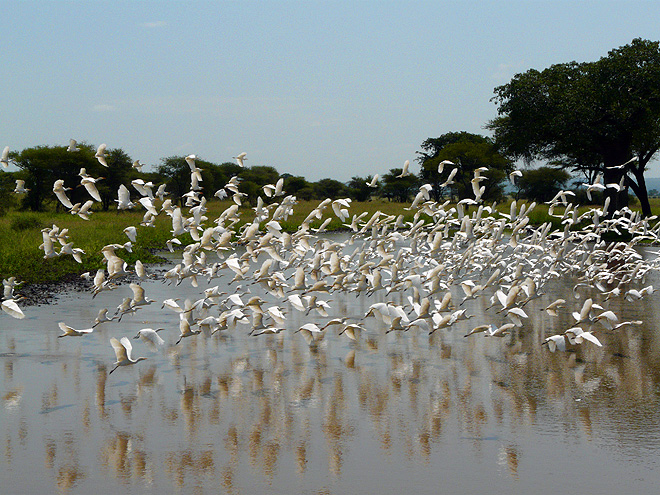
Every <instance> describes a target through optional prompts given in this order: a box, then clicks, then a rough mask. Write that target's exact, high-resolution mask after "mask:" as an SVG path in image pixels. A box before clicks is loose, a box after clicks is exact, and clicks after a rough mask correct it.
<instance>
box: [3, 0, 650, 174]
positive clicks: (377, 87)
mask: <svg viewBox="0 0 660 495" xmlns="http://www.w3.org/2000/svg"><path fill="white" fill-rule="evenodd" d="M0 18H2V19H3V29H2V37H1V38H0V54H1V55H0V60H1V61H2V76H1V77H0V148H2V147H4V146H6V145H9V146H10V148H11V149H12V150H21V149H23V148H26V147H29V146H35V145H39V144H49V145H55V144H60V145H65V144H67V143H68V140H69V138H75V139H77V140H79V141H86V142H88V143H91V144H94V145H98V144H100V143H102V142H105V143H107V145H108V147H109V148H114V147H120V148H123V149H124V150H125V151H126V152H127V153H128V154H129V155H130V156H131V157H132V158H133V159H140V161H142V162H143V163H146V164H147V165H151V166H154V165H158V164H159V163H160V159H161V158H163V157H167V156H171V155H187V154H190V153H194V154H196V155H198V156H199V157H201V158H203V159H205V160H209V161H212V162H216V163H222V162H224V161H230V160H231V158H232V156H234V155H236V154H238V153H240V152H242V151H245V152H247V156H248V161H247V162H246V164H247V165H271V166H274V167H275V168H277V170H278V171H279V172H280V173H285V172H288V173H291V174H294V175H303V176H305V177H306V178H307V179H308V180H314V181H316V180H319V179H322V178H325V177H331V178H336V179H339V180H342V181H346V180H349V179H350V178H351V177H352V176H355V175H359V176H366V175H369V174H375V173H380V174H383V173H386V172H387V171H388V170H389V169H391V168H394V167H401V166H402V164H403V162H404V161H405V160H410V161H411V163H412V164H413V165H412V166H411V169H412V170H413V171H414V172H417V171H418V170H419V166H418V165H417V164H416V163H415V162H414V160H415V158H416V157H417V155H416V153H415V152H416V151H418V150H420V145H421V143H422V142H423V141H424V140H425V139H426V138H428V137H437V136H439V135H441V134H443V133H445V132H450V131H461V130H465V131H469V132H474V133H481V134H486V133H487V132H486V131H485V130H484V129H483V126H484V125H485V124H486V122H488V120H490V119H492V118H493V117H495V116H496V106H495V104H494V103H493V102H491V101H490V99H491V98H492V96H493V89H494V88H495V87H496V86H498V85H501V84H505V83H506V82H508V81H509V80H510V79H511V77H512V76H513V75H514V74H516V73H519V72H524V71H526V70H528V69H530V68H535V69H544V68H546V67H548V66H549V65H551V64H554V63H563V62H569V61H571V60H576V61H593V60H597V59H599V58H600V57H602V56H605V55H606V54H607V52H608V51H609V50H611V49H612V48H616V47H619V46H621V45H625V44H627V43H630V41H631V40H632V39H633V38H636V37H641V38H646V39H651V40H657V39H658V38H659V36H660V35H659V34H658V33H659V30H658V22H657V20H658V18H660V3H658V2H656V1H645V2H641V1H594V2H589V1H584V2H583V1H572V2H563V1H549V2H545V1H532V0H527V1H522V0H520V1H506V0H502V1H497V2H494V1H492V2H491V1H481V2H469V1H468V2H445V1H433V2H421V1H380V2H375V1H279V0H261V1H254V2H252V1H231V2H230V1H218V2H169V1H159V2H155V1H154V2H141V1H131V2H121V1H114V2H102V1H87V2H65V1H25V2H16V1H11V2H9V1H2V0H0ZM648 176H649V177H655V176H660V166H659V165H658V164H657V163H654V164H653V166H652V168H651V170H650V172H649V173H648Z"/></svg>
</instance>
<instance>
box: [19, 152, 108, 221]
mask: <svg viewBox="0 0 660 495" xmlns="http://www.w3.org/2000/svg"><path fill="white" fill-rule="evenodd" d="M79 148H80V151H78V152H77V153H71V152H69V151H67V150H66V146H35V147H32V148H25V149H24V150H22V151H21V152H20V153H17V154H15V155H14V161H15V162H16V166H17V167H18V168H20V169H21V171H22V173H23V177H24V179H25V187H26V188H28V189H29V191H28V193H27V195H26V196H25V198H24V200H23V206H24V207H26V208H29V209H30V210H33V211H40V210H43V208H44V203H45V202H47V201H49V200H51V201H53V202H54V204H55V205H56V208H58V209H59V208H60V207H61V205H60V204H59V202H58V201H56V200H55V196H54V195H53V192H52V191H53V184H54V182H55V181H56V180H58V179H62V180H64V185H65V187H68V188H71V189H70V190H69V191H67V194H68V196H69V198H70V199H71V201H72V202H73V203H74V204H75V203H78V202H81V201H83V200H86V199H89V196H88V195H87V193H86V191H85V190H84V189H83V188H80V187H77V186H79V185H80V176H79V175H78V173H79V172H80V169H81V168H85V169H86V170H87V172H88V173H89V174H92V175H94V176H95V177H97V176H99V175H100V173H101V169H102V168H103V167H102V166H101V165H100V164H99V163H98V161H97V160H96V158H94V149H93V148H92V147H91V146H88V145H85V144H81V145H79Z"/></svg>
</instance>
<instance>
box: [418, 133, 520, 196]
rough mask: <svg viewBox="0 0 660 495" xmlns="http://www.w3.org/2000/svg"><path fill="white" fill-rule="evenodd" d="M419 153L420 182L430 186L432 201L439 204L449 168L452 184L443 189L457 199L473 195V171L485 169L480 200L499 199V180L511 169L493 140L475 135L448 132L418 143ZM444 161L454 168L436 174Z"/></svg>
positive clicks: (501, 192) (446, 168) (500, 192)
mask: <svg viewBox="0 0 660 495" xmlns="http://www.w3.org/2000/svg"><path fill="white" fill-rule="evenodd" d="M422 150H423V151H418V152H417V153H418V154H419V155H420V157H419V158H418V161H419V162H420V165H421V171H420V177H421V179H422V181H424V182H425V183H427V184H431V185H432V186H433V189H432V190H431V192H432V194H433V195H434V199H435V200H436V201H439V200H440V199H441V197H442V193H443V189H445V188H443V187H441V185H442V184H444V183H445V182H446V181H447V179H448V177H449V175H450V174H451V173H452V169H453V168H458V170H457V172H456V175H455V176H454V178H453V183H452V184H448V185H447V186H446V189H448V190H449V192H450V195H452V196H456V197H458V198H467V197H470V196H473V192H472V184H471V182H470V181H471V180H472V179H473V177H474V170H476V169H477V168H480V167H486V168H488V171H487V172H485V173H484V174H482V175H484V176H485V177H486V178H487V179H486V180H484V181H483V183H482V185H485V186H486V190H485V193H484V194H483V196H482V198H483V199H499V198H500V197H501V196H502V194H503V188H502V181H503V180H505V179H506V176H507V174H508V173H509V172H511V171H512V170H513V163H512V162H511V160H509V159H507V158H505V157H504V156H502V155H501V154H500V153H499V152H498V151H497V148H496V147H495V144H494V143H493V141H492V140H491V139H490V138H488V137H485V136H481V135H479V134H472V133H469V132H465V131H462V132H448V133H446V134H443V135H441V136H440V137H437V138H429V139H427V140H426V141H424V142H423V143H422ZM444 160H449V161H451V162H452V163H454V164H455V165H454V166H451V165H448V166H445V167H443V170H442V173H441V174H440V173H438V165H439V164H440V163H441V162H443V161H444Z"/></svg>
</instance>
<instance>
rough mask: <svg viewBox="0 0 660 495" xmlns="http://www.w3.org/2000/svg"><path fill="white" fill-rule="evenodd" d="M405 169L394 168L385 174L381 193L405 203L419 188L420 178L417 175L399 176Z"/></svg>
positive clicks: (385, 196)
mask: <svg viewBox="0 0 660 495" xmlns="http://www.w3.org/2000/svg"><path fill="white" fill-rule="evenodd" d="M402 171H403V169H401V168H393V169H390V171H389V172H388V173H386V174H384V175H383V188H382V191H381V194H382V196H383V197H384V198H388V199H390V200H392V201H398V202H399V203H404V202H406V201H409V200H410V196H411V195H412V194H413V193H416V192H417V189H418V188H419V178H418V177H417V176H415V175H408V176H406V177H399V175H401V172H402Z"/></svg>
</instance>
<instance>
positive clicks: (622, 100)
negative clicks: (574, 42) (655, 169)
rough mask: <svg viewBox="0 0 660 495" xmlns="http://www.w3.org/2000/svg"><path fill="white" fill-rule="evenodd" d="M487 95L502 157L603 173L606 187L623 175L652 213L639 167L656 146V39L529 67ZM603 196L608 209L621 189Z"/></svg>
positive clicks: (620, 197)
mask: <svg viewBox="0 0 660 495" xmlns="http://www.w3.org/2000/svg"><path fill="white" fill-rule="evenodd" d="M493 99H494V101H495V102H496V103H497V104H498V105H499V106H498V114H499V116H498V117H497V118H495V119H494V120H492V121H491V122H490V123H489V124H488V128H489V129H491V130H492V131H494V133H495V139H496V142H497V144H498V146H499V147H500V149H501V150H502V152H503V153H505V154H506V155H507V156H510V157H512V158H525V159H536V158H542V159H549V160H557V161H559V162H560V163H561V164H562V165H563V166H564V167H567V168H570V169H572V170H579V171H580V172H583V173H584V175H585V177H587V178H588V179H589V180H591V179H593V177H594V175H595V173H596V172H598V171H602V172H603V174H604V183H606V184H609V183H618V182H619V181H620V180H621V178H622V177H624V176H625V175H626V174H628V177H627V179H626V184H627V185H629V186H630V187H632V189H633V191H634V192H635V194H636V195H637V197H638V198H639V199H640V202H641V206H642V212H643V213H644V215H647V216H648V215H650V214H651V210H650V205H649V203H648V197H647V194H646V185H645V180H644V169H645V167H646V165H647V164H648V162H649V160H651V158H652V157H653V156H654V155H655V153H656V152H657V151H658V149H660V118H659V116H660V43H659V42H657V41H648V40H642V39H639V38H637V39H634V40H633V41H632V43H630V44H629V45H625V46H622V47H620V48H617V49H615V50H612V51H610V52H609V53H608V55H607V56H606V57H603V58H601V59H600V60H598V61H596V62H585V63H577V62H569V63H563V64H556V65H552V66H551V67H549V68H547V69H545V70H543V71H537V70H534V69H531V70H529V71H527V72H525V73H523V74H517V75H516V76H515V77H514V78H513V79H512V80H511V82H509V83H508V84H505V85H503V86H499V87H497V88H495V97H494V98H493ZM633 156H638V157H639V160H638V161H636V162H630V163H628V165H627V166H626V167H625V168H612V167H617V166H619V165H621V164H623V163H625V162H627V161H628V160H630V159H631V158H632V157H633ZM631 175H632V177H634V180H633V178H631ZM606 194H607V195H608V196H609V197H610V199H611V211H614V210H615V209H618V208H619V207H621V206H623V205H625V204H626V197H627V193H626V191H623V192H621V193H617V192H616V191H615V190H614V189H608V190H607V191H606Z"/></svg>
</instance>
